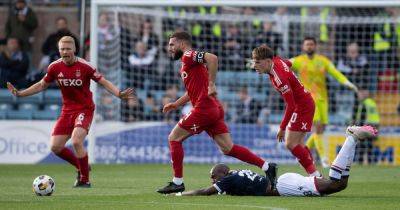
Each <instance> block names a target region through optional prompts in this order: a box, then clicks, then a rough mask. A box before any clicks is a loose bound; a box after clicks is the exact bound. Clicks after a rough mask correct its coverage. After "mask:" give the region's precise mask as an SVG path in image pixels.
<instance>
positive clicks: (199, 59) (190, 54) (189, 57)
mask: <svg viewBox="0 0 400 210" xmlns="http://www.w3.org/2000/svg"><path fill="white" fill-rule="evenodd" d="M205 54H206V53H205V52H201V51H195V50H189V51H186V52H185V53H184V54H183V56H182V62H183V63H184V64H186V65H188V66H191V65H193V64H197V63H205V60H204V55H205Z"/></svg>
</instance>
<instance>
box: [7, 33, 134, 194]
mask: <svg viewBox="0 0 400 210" xmlns="http://www.w3.org/2000/svg"><path fill="white" fill-rule="evenodd" d="M58 47H59V52H60V57H61V58H60V59H58V60H56V61H54V62H53V63H51V64H50V65H49V67H48V70H47V74H46V75H45V76H44V78H43V79H42V80H40V81H39V82H38V83H36V84H34V85H32V86H30V87H29V88H27V89H25V90H21V91H19V90H17V89H16V88H15V87H14V86H13V85H12V84H11V83H7V88H8V89H9V90H10V91H11V93H12V94H13V95H14V96H17V97H26V96H30V95H34V94H36V93H39V92H41V91H43V90H45V89H46V88H47V87H49V85H50V83H52V82H53V81H56V82H57V85H58V86H59V87H60V89H61V94H62V97H63V100H62V103H63V106H62V111H61V115H60V117H59V118H58V120H57V123H56V125H55V126H54V128H53V133H52V136H51V151H53V152H54V154H56V155H57V156H58V157H60V158H62V159H64V160H65V161H67V162H69V163H70V164H72V165H73V166H75V168H76V170H77V172H78V176H77V179H76V181H75V184H74V186H75V187H90V186H91V184H90V182H89V170H90V169H89V164H88V155H87V152H86V150H85V147H84V146H83V142H84V141H85V138H86V135H87V134H88V132H89V128H90V124H91V123H92V119H93V112H94V109H95V105H94V103H93V99H92V92H91V91H90V80H94V81H96V82H97V83H98V84H100V85H102V86H103V87H104V88H105V89H106V90H107V91H109V92H110V93H111V94H113V95H115V96H116V97H119V98H121V99H124V100H126V99H128V98H130V97H132V93H133V89H131V88H128V89H126V90H124V91H120V90H119V88H117V87H115V86H114V85H113V84H112V83H111V82H110V81H108V80H106V79H105V78H104V77H103V76H102V75H101V74H99V73H98V72H96V69H95V68H94V67H92V66H91V65H90V64H89V63H88V62H87V61H85V60H84V59H82V58H79V57H76V56H75V51H76V49H75V41H74V39H73V38H72V37H70V36H64V37H62V38H61V39H60V41H59V42H58ZM69 139H71V140H72V145H73V147H74V149H75V154H76V155H75V154H74V153H73V152H72V151H71V150H70V149H68V148H67V147H65V144H66V143H67V141H68V140H69Z"/></svg>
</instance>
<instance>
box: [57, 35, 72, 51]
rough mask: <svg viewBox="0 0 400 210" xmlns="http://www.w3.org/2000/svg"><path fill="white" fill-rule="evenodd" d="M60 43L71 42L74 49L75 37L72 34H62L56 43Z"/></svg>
mask: <svg viewBox="0 0 400 210" xmlns="http://www.w3.org/2000/svg"><path fill="white" fill-rule="evenodd" d="M60 43H69V44H72V45H73V46H74V49H75V39H74V38H73V37H72V36H63V37H62V38H61V39H60V40H59V41H58V45H60Z"/></svg>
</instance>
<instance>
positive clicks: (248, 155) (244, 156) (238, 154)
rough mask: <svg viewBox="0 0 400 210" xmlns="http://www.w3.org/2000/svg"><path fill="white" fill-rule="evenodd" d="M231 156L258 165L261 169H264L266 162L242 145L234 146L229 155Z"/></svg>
mask: <svg viewBox="0 0 400 210" xmlns="http://www.w3.org/2000/svg"><path fill="white" fill-rule="evenodd" d="M227 155H229V156H232V157H234V158H237V159H239V160H241V161H243V162H246V163H249V164H252V165H256V166H258V167H260V168H262V166H263V164H264V162H265V161H264V160H263V159H261V158H260V157H258V156H257V155H256V154H254V153H252V152H251V151H250V150H249V149H247V148H246V147H243V146H240V145H237V144H235V145H233V147H232V149H231V151H229V153H228V154H227Z"/></svg>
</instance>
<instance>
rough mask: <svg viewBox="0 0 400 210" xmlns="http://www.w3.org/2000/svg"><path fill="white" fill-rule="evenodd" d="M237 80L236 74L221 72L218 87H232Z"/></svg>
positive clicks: (218, 75) (218, 76) (217, 81)
mask: <svg viewBox="0 0 400 210" xmlns="http://www.w3.org/2000/svg"><path fill="white" fill-rule="evenodd" d="M236 79H237V76H236V72H230V71H220V72H218V74H217V80H216V83H217V86H230V85H232V84H234V83H235V81H236Z"/></svg>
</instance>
